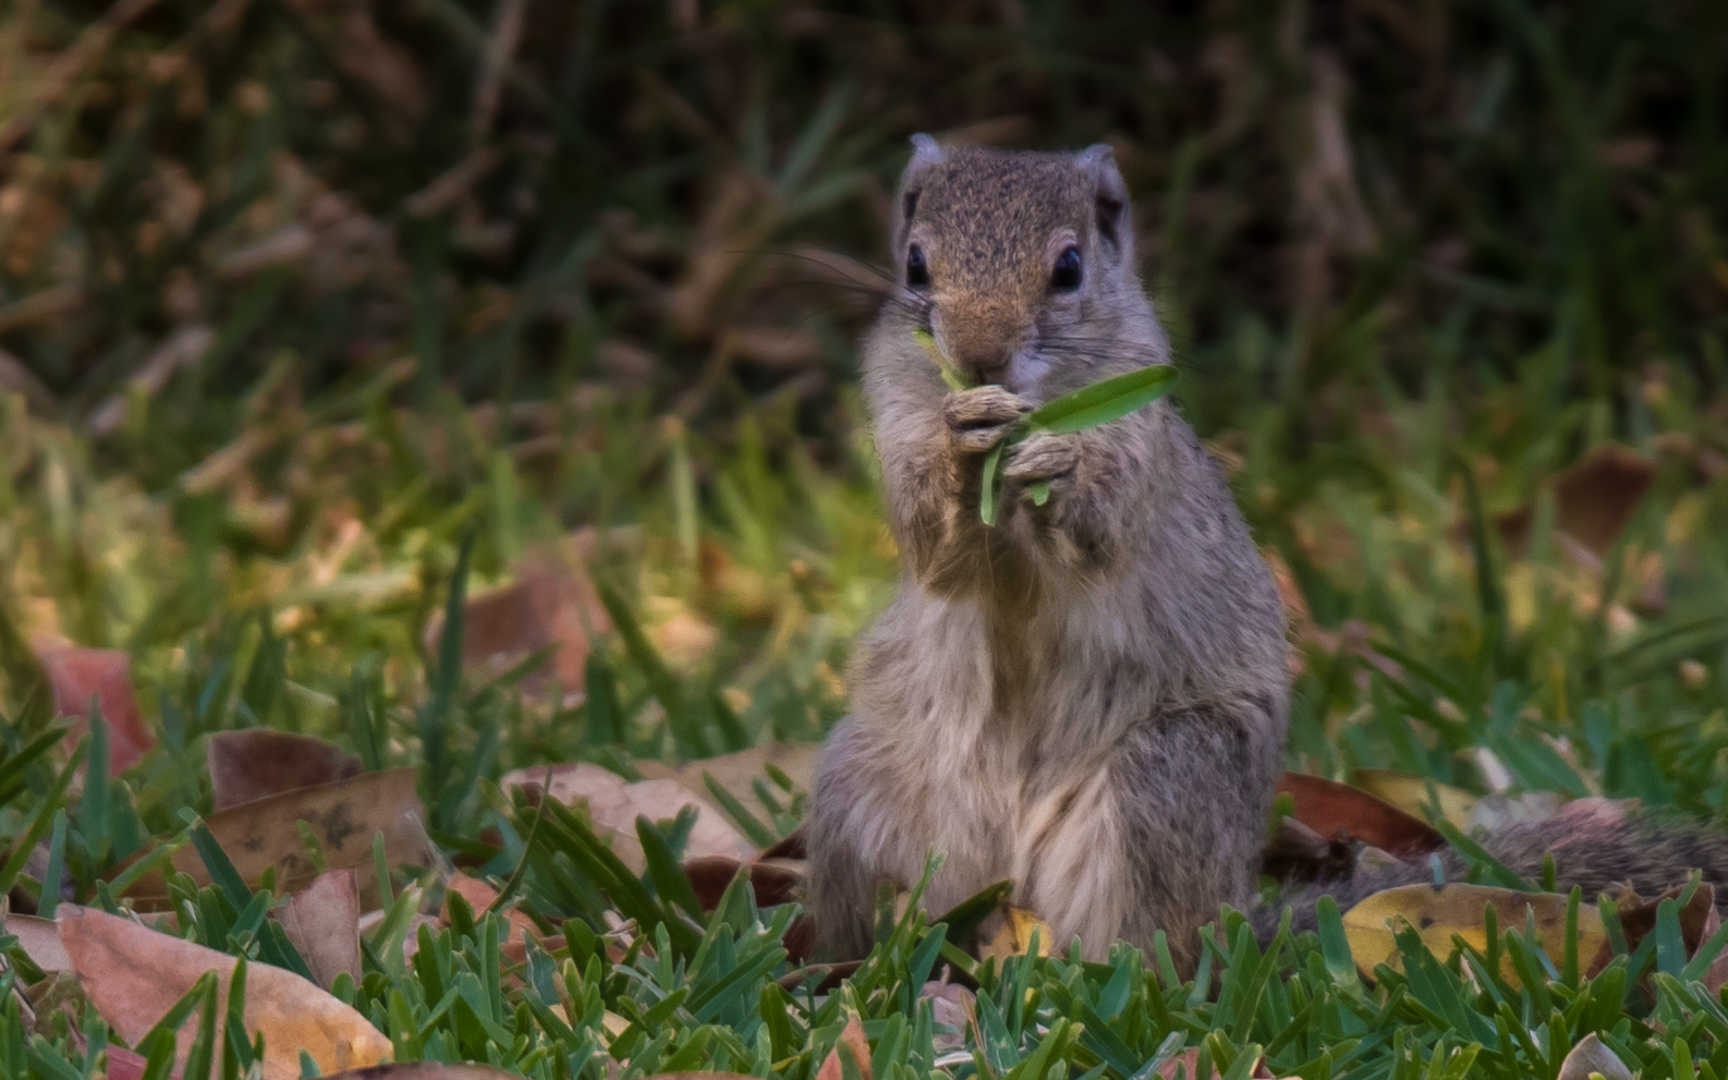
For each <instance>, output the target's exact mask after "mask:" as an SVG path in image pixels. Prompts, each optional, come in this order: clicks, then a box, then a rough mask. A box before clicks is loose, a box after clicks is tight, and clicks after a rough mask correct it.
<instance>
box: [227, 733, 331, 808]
mask: <svg viewBox="0 0 1728 1080" xmlns="http://www.w3.org/2000/svg"><path fill="white" fill-rule="evenodd" d="M204 756H205V761H206V762H207V763H208V764H209V766H210V795H211V798H212V800H214V802H215V808H216V809H217V810H226V809H228V808H229V807H231V806H240V805H243V804H245V803H249V802H255V801H257V800H259V799H263V798H266V797H268V796H271V795H280V794H281V793H282V792H284V791H293V790H295V789H296V788H303V787H313V786H316V785H318V784H333V783H335V782H337V781H338V780H348V779H351V778H353V777H356V776H359V775H360V773H361V772H362V771H364V769H365V766H364V765H363V764H361V761H360V759H359V758H357V757H355V756H354V755H353V754H350V753H348V752H347V751H346V750H343V749H342V748H341V747H339V746H334V745H332V744H330V743H327V742H325V741H324V740H323V739H314V738H313V737H312V736H310V735H294V734H290V733H289V732H286V731H268V730H265V729H263V728H248V729H245V730H242V731H218V732H216V733H214V734H213V735H211V736H210V740H209V742H208V743H206V744H205V749H204Z"/></svg>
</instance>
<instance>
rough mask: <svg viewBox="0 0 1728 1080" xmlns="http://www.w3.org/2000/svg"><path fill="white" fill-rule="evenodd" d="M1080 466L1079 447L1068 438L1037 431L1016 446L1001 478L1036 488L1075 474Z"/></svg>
mask: <svg viewBox="0 0 1728 1080" xmlns="http://www.w3.org/2000/svg"><path fill="white" fill-rule="evenodd" d="M1079 462H1080V445H1079V443H1078V441H1076V440H1075V439H1074V437H1073V436H1071V435H1053V434H1051V433H1050V432H1047V431H1040V432H1037V433H1036V434H1034V435H1032V436H1030V437H1028V438H1027V440H1026V441H1025V442H1023V443H1021V444H1020V445H1019V446H1016V447H1015V448H1014V450H1013V451H1012V453H1011V454H1010V456H1009V458H1008V462H1007V466H1006V467H1005V468H1004V469H1003V470H1002V478H1003V479H1004V480H1008V481H1011V482H1014V483H1019V484H1038V483H1043V482H1046V481H1050V480H1055V479H1057V478H1059V477H1063V476H1067V475H1068V474H1069V473H1071V472H1073V471H1074V467H1075V466H1076V465H1077V464H1079Z"/></svg>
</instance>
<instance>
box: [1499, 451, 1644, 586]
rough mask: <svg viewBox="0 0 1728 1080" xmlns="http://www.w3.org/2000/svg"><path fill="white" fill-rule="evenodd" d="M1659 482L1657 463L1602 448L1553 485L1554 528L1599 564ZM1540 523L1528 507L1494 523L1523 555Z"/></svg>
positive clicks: (1503, 516)
mask: <svg viewBox="0 0 1728 1080" xmlns="http://www.w3.org/2000/svg"><path fill="white" fill-rule="evenodd" d="M1655 480H1656V463H1655V462H1653V461H1651V460H1649V459H1648V458H1645V457H1643V456H1641V455H1639V454H1637V453H1634V452H1633V451H1631V450H1629V449H1627V448H1626V447H1624V446H1616V445H1613V444H1608V445H1606V446H1601V447H1598V448H1597V449H1596V450H1594V451H1592V452H1591V453H1590V456H1589V457H1586V458H1585V459H1584V460H1583V461H1580V462H1579V463H1578V464H1576V465H1574V466H1572V467H1571V468H1570V469H1567V470H1566V471H1565V472H1563V473H1561V474H1560V475H1559V476H1557V477H1555V479H1554V527H1555V528H1556V529H1558V530H1559V531H1560V532H1563V533H1565V534H1566V535H1567V536H1569V537H1571V538H1572V539H1574V540H1576V541H1578V542H1579V543H1580V544H1582V545H1584V547H1585V548H1587V549H1589V551H1590V552H1591V553H1592V554H1594V555H1595V556H1596V557H1597V558H1601V557H1602V556H1604V555H1606V554H1607V553H1608V551H1609V549H1610V548H1612V547H1613V546H1614V543H1615V541H1617V540H1619V539H1620V534H1621V533H1622V532H1624V531H1625V530H1626V526H1627V525H1628V524H1629V523H1630V522H1631V521H1632V515H1633V514H1634V513H1636V512H1637V510H1638V504H1639V503H1640V502H1642V501H1643V499H1644V493H1645V492H1647V491H1649V490H1650V485H1651V484H1652V483H1654V482H1655ZM1535 517H1536V509H1535V506H1534V505H1533V504H1525V505H1524V506H1521V507H1519V508H1518V509H1516V510H1510V511H1507V512H1506V513H1503V514H1501V515H1499V516H1498V517H1496V518H1495V519H1494V524H1495V527H1496V528H1498V529H1499V530H1500V535H1501V537H1502V538H1503V539H1504V540H1505V541H1506V543H1507V545H1508V546H1509V547H1512V548H1514V549H1522V548H1523V546H1524V544H1525V542H1526V541H1527V540H1528V539H1529V536H1530V526H1531V524H1532V523H1533V522H1534V520H1535Z"/></svg>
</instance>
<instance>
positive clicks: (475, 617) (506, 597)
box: [426, 559, 612, 699]
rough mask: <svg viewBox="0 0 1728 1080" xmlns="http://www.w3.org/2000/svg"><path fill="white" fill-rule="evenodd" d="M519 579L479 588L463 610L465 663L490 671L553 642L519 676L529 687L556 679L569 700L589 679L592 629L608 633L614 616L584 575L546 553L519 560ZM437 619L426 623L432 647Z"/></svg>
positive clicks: (438, 630)
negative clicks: (542, 657)
mask: <svg viewBox="0 0 1728 1080" xmlns="http://www.w3.org/2000/svg"><path fill="white" fill-rule="evenodd" d="M516 577H517V579H516V583H515V584H514V585H507V586H505V587H503V588H500V589H492V590H490V591H488V592H484V593H480V594H479V595H477V596H474V597H471V598H469V600H468V603H467V606H466V607H464V608H463V611H462V666H463V667H465V668H475V669H480V670H483V671H486V672H490V673H493V674H498V673H502V672H504V671H507V670H509V669H510V668H511V667H512V666H514V665H515V664H518V663H520V662H521V661H522V660H523V659H525V658H526V657H528V656H530V655H532V654H534V653H536V652H539V651H540V650H542V649H545V648H548V647H552V648H553V649H554V650H555V651H554V652H553V654H552V656H551V658H550V659H549V660H548V661H547V662H546V663H544V664H542V665H541V666H540V667H539V668H538V669H536V670H535V671H533V672H532V673H530V674H529V675H528V676H527V677H526V678H524V679H523V680H522V689H523V691H524V692H526V693H530V694H541V693H544V692H546V691H548V690H549V689H550V688H551V685H552V683H553V682H554V681H556V683H557V684H558V687H559V688H560V690H561V691H562V692H563V694H564V695H565V696H566V698H567V699H568V698H569V697H570V696H571V695H579V694H581V693H582V691H583V688H584V687H585V686H586V684H587V682H586V680H587V676H586V667H585V666H586V664H587V662H588V651H589V641H590V638H589V635H590V634H595V635H599V634H607V633H610V632H611V630H612V621H611V619H610V617H609V616H607V614H606V608H605V607H604V606H603V605H602V604H601V603H600V597H599V594H597V593H596V592H595V591H594V585H593V583H592V582H590V581H589V580H588V579H587V577H585V576H582V575H580V574H576V573H573V572H571V571H569V570H567V569H565V568H564V566H563V565H562V564H561V563H558V562H554V561H552V560H550V559H536V560H533V561H527V562H524V564H523V566H522V568H521V569H520V571H519V572H518V573H517V576H516ZM443 631H444V623H443V620H442V618H434V619H432V620H431V622H430V623H429V624H428V626H427V628H426V641H427V644H428V647H431V648H436V647H437V641H438V637H439V635H440V634H442V633H443Z"/></svg>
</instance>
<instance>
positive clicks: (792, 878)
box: [684, 855, 804, 911]
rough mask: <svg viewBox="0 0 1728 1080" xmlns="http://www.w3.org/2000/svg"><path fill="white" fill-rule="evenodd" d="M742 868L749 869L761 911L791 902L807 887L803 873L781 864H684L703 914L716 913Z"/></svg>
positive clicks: (720, 860)
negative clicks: (728, 888) (763, 908)
mask: <svg viewBox="0 0 1728 1080" xmlns="http://www.w3.org/2000/svg"><path fill="white" fill-rule="evenodd" d="M743 866H748V867H749V868H750V885H751V887H752V888H753V889H755V891H756V903H757V904H759V905H760V906H762V907H773V906H774V905H775V904H784V903H787V902H789V901H790V900H791V899H792V896H793V893H794V892H795V891H796V890H797V889H798V887H799V886H800V885H802V884H804V875H803V874H802V873H800V872H799V871H798V870H796V869H794V868H792V867H790V866H786V865H784V864H782V863H770V862H753V863H744V862H741V861H739V860H738V859H734V858H731V857H730V856H726V855H706V856H701V857H698V858H695V859H689V860H686V861H685V863H684V873H685V876H687V877H688V878H689V879H690V885H691V887H693V888H694V889H695V890H696V898H697V899H698V900H700V901H702V910H704V911H713V910H714V909H715V908H716V907H718V906H719V905H720V897H721V896H723V895H725V893H726V889H727V887H728V886H730V885H731V884H732V879H733V878H735V877H737V876H738V870H739V868H740V867H743Z"/></svg>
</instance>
